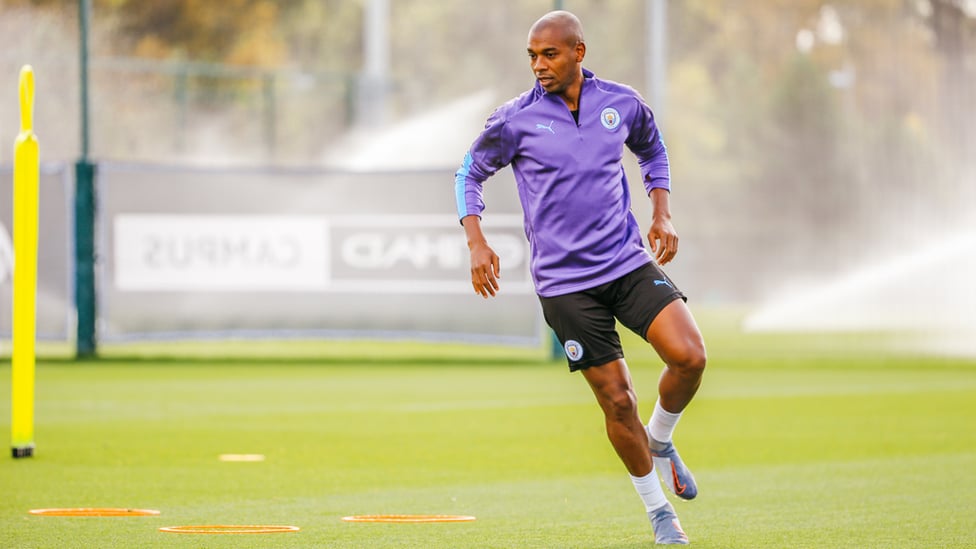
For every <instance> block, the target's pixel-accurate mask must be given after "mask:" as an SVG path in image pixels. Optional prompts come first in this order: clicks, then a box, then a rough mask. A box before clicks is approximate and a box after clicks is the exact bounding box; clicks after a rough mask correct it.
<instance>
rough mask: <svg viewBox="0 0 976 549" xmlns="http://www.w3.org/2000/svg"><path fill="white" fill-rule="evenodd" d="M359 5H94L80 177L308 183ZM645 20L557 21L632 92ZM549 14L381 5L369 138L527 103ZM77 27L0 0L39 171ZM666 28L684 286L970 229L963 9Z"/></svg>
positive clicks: (975, 37) (972, 89) (258, 1)
mask: <svg viewBox="0 0 976 549" xmlns="http://www.w3.org/2000/svg"><path fill="white" fill-rule="evenodd" d="M368 1H369V0H358V1H357V0H281V1H271V0H227V1H222V2H211V1H207V0H154V1H152V2H146V1H141V0H92V3H93V15H94V17H93V36H94V39H93V47H92V82H93V84H92V86H93V88H92V98H93V109H94V112H93V136H94V138H93V154H94V156H95V157H96V158H101V159H114V160H124V161H147V162H177V163H199V164H222V165H226V164H240V165H280V166H308V165H312V166H320V165H324V164H326V163H327V162H326V160H325V159H326V158H328V153H329V151H330V149H331V148H332V147H334V146H335V145H337V144H338V143H339V142H340V141H341V140H342V139H343V138H344V136H345V135H347V134H348V133H349V132H350V131H351V130H353V129H354V128H355V123H356V114H355V113H356V104H357V101H358V97H359V95H358V91H357V90H358V88H357V86H358V83H359V78H360V76H361V74H362V71H363V66H364V62H365V60H364V30H363V29H364V11H365V9H364V8H365V5H366V3H367V2H368ZM645 2H646V0H592V1H583V0H579V1H574V0H567V1H565V2H563V3H562V4H563V6H564V7H565V8H566V9H569V10H572V11H574V12H576V13H577V14H578V15H579V16H580V17H581V19H582V20H583V22H584V28H585V31H586V37H587V43H588V46H589V49H588V54H587V63H586V65H587V66H588V67H589V68H591V69H592V70H594V71H595V72H596V73H597V74H598V75H599V76H602V77H606V78H610V79H615V80H619V81H622V82H626V83H629V84H631V85H633V86H634V87H636V88H637V89H638V90H639V91H641V92H643V93H645V94H648V93H649V90H646V89H643V88H644V86H645V82H647V78H646V73H647V71H648V68H647V67H648V63H647V55H648V52H647V51H646V47H645V45H646V43H647V40H646V33H647V32H648V30H647V27H646V24H645V17H644V14H645V5H646V4H645ZM553 5H554V2H552V1H551V0H523V1H520V2H494V3H483V2H476V1H474V0H453V1H449V2H429V1H425V0H389V11H390V18H389V35H388V38H389V42H388V47H389V55H390V66H389V75H388V76H389V80H388V85H389V93H388V95H387V101H388V103H389V104H388V108H389V112H390V113H391V115H390V120H389V123H390V124H391V125H393V124H396V123H397V122H399V121H402V120H405V119H409V118H410V117H413V116H417V115H422V114H423V113H425V112H428V111H431V110H432V109H438V108H442V107H444V106H445V105H448V104H450V103H451V102H452V101H455V100H457V99H460V98H464V97H467V96H471V95H472V94H477V93H478V92H482V91H484V90H490V91H491V92H492V94H493V95H492V97H493V98H494V100H493V101H494V102H493V103H492V104H491V105H486V106H485V107H484V108H483V109H482V110H481V112H479V113H478V117H477V119H478V120H477V121H470V120H460V119H459V120H457V123H458V124H464V125H467V126H471V127H470V128H469V129H470V132H469V133H470V138H473V137H474V135H475V134H476V133H477V131H478V130H479V129H480V124H481V122H482V121H483V119H484V117H485V116H487V115H488V114H489V112H490V108H491V106H493V105H494V104H498V103H501V102H502V101H504V100H505V99H507V98H508V97H511V96H513V95H516V94H517V93H519V92H521V91H522V90H524V89H526V88H527V87H528V86H530V85H531V83H532V79H531V75H530V73H529V70H528V66H527V64H526V61H525V55H524V50H523V47H524V46H523V44H524V41H525V33H526V31H527V29H528V27H529V25H530V24H531V23H532V22H533V21H534V20H535V19H536V18H537V17H538V16H539V15H541V14H542V13H544V12H545V11H548V10H549V9H551V8H552V7H553ZM77 10H78V4H77V1H76V0H0V34H2V35H3V36H5V37H8V36H16V35H19V36H22V37H23V39H22V40H7V41H6V42H7V46H6V47H5V48H4V49H3V50H2V51H0V69H2V74H6V75H8V78H5V79H3V81H6V82H10V83H13V82H15V75H16V74H17V70H18V69H19V66H20V65H21V64H23V63H26V62H31V63H33V64H34V65H35V68H36V69H37V74H38V76H37V78H38V96H39V103H38V106H37V111H38V116H37V119H38V124H39V128H38V133H39V135H40V136H41V137H42V140H43V143H44V152H45V157H46V158H47V159H65V160H70V159H73V158H74V157H75V156H76V154H77V152H76V151H77V149H78V139H77V135H78V131H77V125H78V122H77V119H78V116H77V99H76V97H77V93H76V91H77V80H78V79H77V70H78V69H77V67H78V62H77V57H78V54H77V32H78V31H77ZM667 29H668V32H667V72H666V74H667V82H666V101H665V103H664V105H662V106H660V107H661V108H660V109H659V110H658V113H657V114H658V115H659V117H660V120H661V124H662V126H663V129H664V132H665V138H666V141H667V143H668V146H669V152H670V153H671V157H672V163H673V173H674V175H675V192H676V193H679V195H680V196H682V198H681V199H680V200H676V201H675V202H676V208H678V212H677V213H678V214H679V217H678V218H677V219H678V222H679V224H680V226H679V230H680V231H682V234H683V235H684V236H685V237H686V238H685V241H687V242H689V245H688V247H687V248H686V254H687V258H686V261H685V263H683V267H676V268H678V269H679V270H681V269H685V270H686V272H684V273H681V274H680V275H679V276H683V278H684V279H686V280H688V283H686V285H690V286H696V285H699V283H700V281H704V280H706V279H707V280H708V281H709V282H708V283H707V284H705V283H704V282H701V283H700V285H701V286H702V287H703V289H704V288H705V287H707V288H708V290H709V291H711V292H714V295H713V296H712V297H715V298H716V299H720V300H721V299H724V298H733V297H735V295H736V291H737V290H736V288H739V287H740V286H741V281H742V280H743V279H749V278H750V276H751V275H750V273H751V272H755V271H756V268H757V265H759V266H763V267H764V268H763V270H762V272H763V273H764V274H763V276H762V277H760V278H762V279H763V280H771V279H775V278H777V277H778V276H780V275H781V272H782V271H787V270H789V271H794V270H797V269H802V270H804V271H805V272H807V273H809V274H810V276H816V275H817V273H819V272H826V271H830V270H833V269H836V268H837V267H838V265H840V264H841V263H843V262H845V261H849V260H850V259H851V257H852V256H856V255H857V254H859V253H863V245H862V242H863V241H864V240H871V241H873V242H877V243H878V244H877V246H875V247H874V248H873V249H874V250H877V251H879V253H880V252H881V251H883V250H885V249H889V248H896V247H901V246H911V245H913V244H918V243H920V242H922V241H924V239H925V238H926V237H927V236H926V235H927V233H928V232H929V231H927V230H926V229H925V227H926V225H927V224H931V223H933V222H935V221H938V222H939V223H942V224H943V225H945V226H946V227H950V226H951V225H952V223H961V222H964V221H965V219H967V218H968V217H969V216H970V214H971V213H972V207H971V205H972V204H974V203H976V190H974V189H976V160H974V158H976V155H974V154H973V152H972V151H974V150H976V114H974V113H976V2H974V1H973V0H859V1H857V2H830V1H827V0H789V1H785V0H777V1H770V0H683V1H680V2H667ZM14 87H15V86H14V85H13V84H11V85H9V86H5V87H4V89H2V90H0V141H3V142H12V140H13V136H14V135H15V134H16V131H17V127H16V124H15V122H14V121H15V120H16V119H17V113H16V100H15V99H14V98H15V93H16V90H15V89H14ZM654 107H655V108H657V107H659V106H657V105H654ZM428 138H432V137H431V136H426V135H417V136H416V139H417V140H423V139H428ZM458 146H460V147H461V148H462V150H463V147H465V146H466V143H463V144H460V145H458ZM5 156H6V155H0V161H3V160H4V157H5ZM444 167H448V166H444ZM635 207H636V208H638V209H640V208H641V207H643V206H642V205H639V204H638V205H635ZM706 258H707V260H706ZM714 269H723V270H724V271H725V272H724V274H723V276H724V277H725V278H727V279H729V283H728V286H727V287H725V286H723V285H721V284H716V283H714V279H715V276H714V273H709V272H708V271H709V270H714ZM761 282H762V281H761V280H754V281H752V283H753V284H756V285H760V284H761Z"/></svg>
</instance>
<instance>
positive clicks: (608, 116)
mask: <svg viewBox="0 0 976 549" xmlns="http://www.w3.org/2000/svg"><path fill="white" fill-rule="evenodd" d="M600 123H601V124H603V127H604V128H606V129H608V130H615V129H617V127H618V126H620V113H619V112H617V109H615V108H613V107H607V108H605V109H603V112H601V113H600Z"/></svg>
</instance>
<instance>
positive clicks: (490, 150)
mask: <svg viewBox="0 0 976 549" xmlns="http://www.w3.org/2000/svg"><path fill="white" fill-rule="evenodd" d="M583 76H584V80H583V86H582V89H581V91H580V100H579V107H580V108H579V123H578V124H577V123H576V121H575V120H574V119H573V115H572V113H571V112H570V110H569V108H567V106H566V103H565V102H564V101H563V100H562V98H560V97H559V96H556V95H550V94H548V93H546V91H545V90H543V89H542V86H540V85H539V84H538V82H537V83H536V85H535V87H534V88H533V89H531V90H529V91H527V92H525V93H523V94H522V95H520V96H518V97H516V98H515V99H512V100H511V101H509V102H507V103H505V104H504V105H502V106H501V107H499V108H498V109H496V110H495V112H494V113H492V115H491V116H490V117H489V118H488V122H487V123H486V124H485V129H484V131H483V132H481V135H480V136H478V138H477V139H476V140H475V142H474V144H472V145H471V149H470V150H469V151H468V153H467V154H466V155H465V156H464V162H463V163H462V164H461V167H460V168H459V169H458V171H457V174H456V176H455V193H456V195H457V206H458V217H459V218H463V217H465V216H468V215H477V216H480V215H481V212H482V211H483V210H484V209H485V204H484V201H483V200H482V190H483V184H484V182H485V181H486V180H487V179H488V178H489V177H491V176H492V175H493V174H494V173H495V172H497V171H498V170H500V169H501V168H503V167H505V166H506V165H508V164H511V165H512V169H513V171H514V172H515V181H516V182H517V184H518V193H519V199H520V200H521V202H522V211H523V213H524V217H525V219H524V221H525V236H526V237H527V238H528V239H529V246H530V248H531V251H532V253H531V255H532V259H531V271H532V280H533V281H534V283H535V289H536V292H537V293H538V294H539V295H541V296H543V297H552V296H556V295H562V294H567V293H571V292H578V291H581V290H586V289H589V288H593V287H596V286H599V285H601V284H604V283H606V282H610V281H611V280H614V279H616V278H619V277H620V276H623V275H625V274H627V273H629V272H631V271H633V270H634V269H636V268H638V267H640V266H642V265H645V264H647V263H650V262H651V261H652V259H651V255H650V253H649V252H648V251H647V250H646V249H645V248H644V244H643V241H642V240H641V231H640V227H639V226H638V224H637V220H636V219H635V218H634V215H633V213H632V212H631V211H630V191H629V190H628V186H627V178H626V176H625V175H624V168H623V165H622V164H621V160H622V159H623V147H624V145H626V146H627V148H629V149H630V150H631V151H632V152H633V153H634V155H635V156H636V157H637V160H638V163H639V164H640V170H641V175H642V177H643V181H644V187H645V188H646V189H647V192H648V193H650V192H651V189H654V188H662V189H668V190H670V187H671V182H670V181H671V174H670V168H669V165H668V155H667V151H666V150H665V148H664V142H663V141H662V140H661V135H660V133H659V132H658V129H657V125H656V124H655V123H654V115H653V114H652V113H651V109H650V108H649V107H648V106H647V104H646V103H645V102H644V100H643V99H642V98H641V97H640V95H639V94H638V93H637V92H636V91H634V90H633V89H632V88H630V87H628V86H625V85H622V84H618V83H616V82H611V81H609V80H601V79H599V78H596V77H594V75H593V73H592V72H590V71H588V70H585V69H584V71H583Z"/></svg>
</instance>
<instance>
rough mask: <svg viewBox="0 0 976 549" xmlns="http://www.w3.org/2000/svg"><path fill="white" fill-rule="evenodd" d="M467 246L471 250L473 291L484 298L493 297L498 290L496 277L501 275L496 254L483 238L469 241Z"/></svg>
mask: <svg viewBox="0 0 976 549" xmlns="http://www.w3.org/2000/svg"><path fill="white" fill-rule="evenodd" d="M468 248H470V250H471V285H472V286H473V287H474V293H476V294H478V295H480V296H481V297H483V298H485V299H488V296H491V297H494V296H495V293H496V292H498V279H499V278H501V277H502V275H501V271H500V270H499V263H498V254H496V253H495V251H494V250H492V249H491V247H490V246H488V243H487V242H486V241H483V240H482V241H480V242H473V243H469V244H468Z"/></svg>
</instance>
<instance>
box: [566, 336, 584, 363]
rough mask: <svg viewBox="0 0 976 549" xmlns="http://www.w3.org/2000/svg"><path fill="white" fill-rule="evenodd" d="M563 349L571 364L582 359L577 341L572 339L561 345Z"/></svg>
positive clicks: (581, 347) (580, 348)
mask: <svg viewBox="0 0 976 549" xmlns="http://www.w3.org/2000/svg"><path fill="white" fill-rule="evenodd" d="M563 349H565V350H566V356H568V357H569V359H570V360H572V361H573V362H576V361H577V360H579V359H581V358H583V346H582V345H580V344H579V342H578V341H574V340H572V339H570V340H568V341H566V344H565V345H563Z"/></svg>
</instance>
